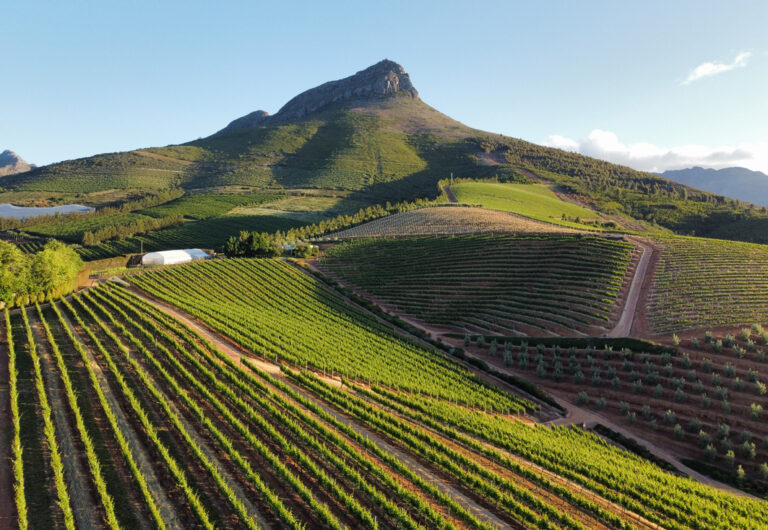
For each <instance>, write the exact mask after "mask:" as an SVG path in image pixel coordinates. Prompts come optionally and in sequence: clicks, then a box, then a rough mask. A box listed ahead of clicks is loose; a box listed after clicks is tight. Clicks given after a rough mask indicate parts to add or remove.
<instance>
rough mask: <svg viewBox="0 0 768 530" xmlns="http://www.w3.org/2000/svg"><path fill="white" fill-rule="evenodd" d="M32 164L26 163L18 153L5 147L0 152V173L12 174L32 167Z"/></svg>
mask: <svg viewBox="0 0 768 530" xmlns="http://www.w3.org/2000/svg"><path fill="white" fill-rule="evenodd" d="M33 167H35V166H34V164H28V163H27V162H25V161H24V159H23V158H21V157H20V156H19V155H17V154H16V153H14V152H13V151H11V150H10V149H6V150H5V151H3V152H2V153H0V175H13V174H14V173H23V172H24V171H29V170H30V169H32V168H33Z"/></svg>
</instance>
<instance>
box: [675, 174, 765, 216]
mask: <svg viewBox="0 0 768 530" xmlns="http://www.w3.org/2000/svg"><path fill="white" fill-rule="evenodd" d="M661 176H662V177H664V178H668V179H670V180H674V181H676V182H680V183H681V184H686V185H688V186H692V187H694V188H699V189H701V190H706V191H711V192H712V193H717V194H718V195H725V196H726V197H733V198H734V199H739V200H741V201H745V202H751V203H753V204H757V205H758V206H768V175H766V174H765V173H763V172H761V171H752V170H750V169H746V168H743V167H727V168H724V169H709V168H703V167H698V166H697V167H692V168H688V169H675V170H669V171H665V172H664V173H661Z"/></svg>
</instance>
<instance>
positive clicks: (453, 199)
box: [443, 186, 459, 203]
mask: <svg viewBox="0 0 768 530" xmlns="http://www.w3.org/2000/svg"><path fill="white" fill-rule="evenodd" d="M443 191H444V192H445V196H446V197H448V202H456V203H457V202H459V199H457V198H456V195H454V194H453V190H452V189H451V187H450V186H443Z"/></svg>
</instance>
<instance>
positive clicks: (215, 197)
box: [141, 192, 283, 219]
mask: <svg viewBox="0 0 768 530" xmlns="http://www.w3.org/2000/svg"><path fill="white" fill-rule="evenodd" d="M282 197H283V195H278V194H276V193H269V192H254V193H220V194H215V193H205V194H202V193H201V194H196V195H186V196H184V197H181V198H179V199H176V200H173V201H170V202H167V203H165V204H161V205H159V206H153V207H152V208H147V209H146V210H142V211H141V213H143V214H146V215H151V216H152V217H167V216H169V215H182V216H184V217H188V218H190V219H210V218H212V217H218V216H221V215H224V214H226V213H227V212H229V211H230V210H232V209H233V208H236V207H238V206H246V205H255V204H261V203H265V202H269V201H275V200H278V199H281V198H282Z"/></svg>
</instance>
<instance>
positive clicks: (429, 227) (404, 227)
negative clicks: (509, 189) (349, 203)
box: [325, 206, 575, 239]
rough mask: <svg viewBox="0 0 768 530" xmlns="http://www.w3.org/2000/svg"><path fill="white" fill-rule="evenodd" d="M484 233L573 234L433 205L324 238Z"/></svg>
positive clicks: (496, 215)
mask: <svg viewBox="0 0 768 530" xmlns="http://www.w3.org/2000/svg"><path fill="white" fill-rule="evenodd" d="M487 233H503V234H558V233H561V234H562V233H575V231H574V230H571V229H568V228H564V227H562V226H555V225H552V224H548V223H540V222H537V221H534V220H531V219H527V218H525V217H520V216H518V215H514V214H510V213H507V212H498V211H493V210H486V209H484V208H467V207H461V206H435V207H431V208H421V209H419V210H412V211H410V212H403V213H399V214H395V215H390V216H388V217H383V218H381V219H376V220H375V221H370V222H368V223H365V224H362V225H359V226H355V227H353V228H348V229H346V230H341V231H339V232H335V233H333V234H330V235H328V236H327V237H326V238H325V239H357V238H367V237H409V236H428V235H440V236H449V235H459V234H487Z"/></svg>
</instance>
